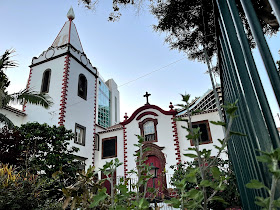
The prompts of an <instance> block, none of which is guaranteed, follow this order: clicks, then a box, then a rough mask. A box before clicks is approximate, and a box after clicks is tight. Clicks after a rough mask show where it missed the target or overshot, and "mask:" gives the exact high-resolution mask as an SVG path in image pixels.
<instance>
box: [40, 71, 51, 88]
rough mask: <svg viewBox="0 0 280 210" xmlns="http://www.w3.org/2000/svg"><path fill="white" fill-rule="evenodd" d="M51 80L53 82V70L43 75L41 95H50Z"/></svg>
mask: <svg viewBox="0 0 280 210" xmlns="http://www.w3.org/2000/svg"><path fill="white" fill-rule="evenodd" d="M50 80H51V70H50V69H47V70H46V71H44V73H43V77H42V85H41V93H48V92H49V87H50Z"/></svg>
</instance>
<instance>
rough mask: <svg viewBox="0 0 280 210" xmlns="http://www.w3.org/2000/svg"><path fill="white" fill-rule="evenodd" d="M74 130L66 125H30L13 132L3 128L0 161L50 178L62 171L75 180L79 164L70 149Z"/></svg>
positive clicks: (0, 137)
mask: <svg viewBox="0 0 280 210" xmlns="http://www.w3.org/2000/svg"><path fill="white" fill-rule="evenodd" d="M73 135H74V134H73V133H72V132H71V130H67V129H65V127H63V126H59V127H56V126H52V127H51V126H49V125H47V124H39V123H27V124H24V125H22V126H21V127H15V128H14V129H13V130H9V129H7V128H3V129H2V132H1V134H0V162H2V163H7V164H11V165H15V166H17V167H19V168H22V169H26V170H28V171H31V172H32V173H34V174H42V173H43V174H42V176H45V177H48V178H51V177H52V174H53V173H55V172H56V171H59V170H61V171H63V172H64V174H65V175H67V178H70V177H72V178H74V177H75V175H76V172H77V170H78V169H79V165H80V164H81V163H80V162H79V161H76V160H75V155H74V152H77V151H78V148H75V147H72V148H68V146H69V144H70V143H69V141H70V140H71V139H72V138H73Z"/></svg>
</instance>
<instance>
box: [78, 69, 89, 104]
mask: <svg viewBox="0 0 280 210" xmlns="http://www.w3.org/2000/svg"><path fill="white" fill-rule="evenodd" d="M78 96H80V97H81V98H83V99H85V100H87V78H86V77H85V75H83V74H80V75H79V82H78Z"/></svg>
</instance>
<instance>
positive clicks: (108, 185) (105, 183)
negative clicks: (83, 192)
mask: <svg viewBox="0 0 280 210" xmlns="http://www.w3.org/2000/svg"><path fill="white" fill-rule="evenodd" d="M109 177H111V176H109ZM105 178H107V176H106V175H105V174H103V172H102V173H101V179H105ZM114 184H116V171H115V173H114ZM103 187H106V188H107V194H108V195H111V184H110V182H109V181H108V180H106V181H105V182H104V183H103Z"/></svg>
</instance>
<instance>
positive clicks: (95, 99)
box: [92, 78, 100, 166]
mask: <svg viewBox="0 0 280 210" xmlns="http://www.w3.org/2000/svg"><path fill="white" fill-rule="evenodd" d="M94 88H95V90H94V122H93V151H92V166H94V164H95V148H96V145H95V142H96V139H95V138H96V135H95V134H96V101H97V97H96V95H97V78H95V87H94ZM99 144H100V142H99Z"/></svg>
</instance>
